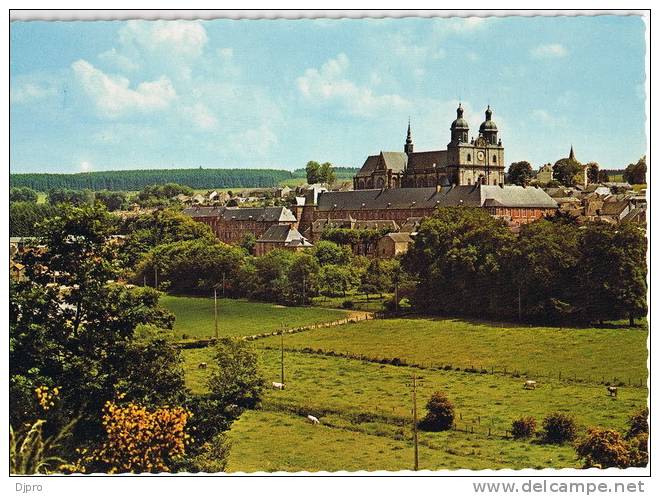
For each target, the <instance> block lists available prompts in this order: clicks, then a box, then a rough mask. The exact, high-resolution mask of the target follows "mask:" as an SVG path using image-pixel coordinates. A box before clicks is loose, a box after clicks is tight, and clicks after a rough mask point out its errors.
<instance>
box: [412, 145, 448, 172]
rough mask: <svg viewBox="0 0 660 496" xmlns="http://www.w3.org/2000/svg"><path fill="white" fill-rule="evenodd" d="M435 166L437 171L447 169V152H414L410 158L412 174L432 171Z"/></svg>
mask: <svg viewBox="0 0 660 496" xmlns="http://www.w3.org/2000/svg"><path fill="white" fill-rule="evenodd" d="M433 164H435V166H436V168H437V169H440V168H444V167H447V151H446V150H435V151H430V152H414V153H411V154H410V156H409V157H408V170H410V171H412V172H420V171H424V170H429V171H432V170H433Z"/></svg>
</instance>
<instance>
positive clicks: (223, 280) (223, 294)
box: [222, 272, 225, 298]
mask: <svg viewBox="0 0 660 496" xmlns="http://www.w3.org/2000/svg"><path fill="white" fill-rule="evenodd" d="M222 297H223V298H224V297H225V273H224V272H223V273H222Z"/></svg>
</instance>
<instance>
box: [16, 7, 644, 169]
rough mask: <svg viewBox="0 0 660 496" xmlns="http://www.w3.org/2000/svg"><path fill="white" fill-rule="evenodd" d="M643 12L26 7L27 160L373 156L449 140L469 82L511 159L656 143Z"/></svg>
mask: <svg viewBox="0 0 660 496" xmlns="http://www.w3.org/2000/svg"><path fill="white" fill-rule="evenodd" d="M644 29H645V26H644V22H643V21H642V19H641V18H639V17H634V16H628V17H623V16H621V17H618V16H596V17H533V18H529V17H527V18H524V17H508V18H488V19H480V18H467V19H460V18H449V19H423V18H407V19H385V20H380V19H359V20H354V19H346V20H329V19H328V20H309V19H307V20H214V21H155V22H154V21H127V22H126V21H111V22H52V23H49V22H13V23H12V24H11V33H10V37H11V48H10V50H11V51H10V57H11V59H10V84H11V92H10V116H11V125H10V130H11V141H10V143H11V164H10V168H11V171H12V172H80V171H88V170H111V169H129V168H151V167H158V168H164V167H200V166H202V167H208V168H210V167H276V168H286V169H294V168H299V167H303V166H304V165H305V163H306V162H307V161H308V160H318V161H330V162H332V163H334V164H335V165H342V166H355V167H359V166H361V165H362V163H363V162H364V159H365V158H366V156H367V155H369V154H374V153H378V152H379V151H380V150H388V151H389V150H396V151H399V150H401V151H402V150H403V143H404V140H405V131H406V126H407V121H408V117H410V119H411V121H412V129H413V139H414V142H415V149H416V150H420V151H421V150H434V149H444V148H445V147H446V144H447V143H448V141H449V125H450V123H451V121H452V120H453V119H454V118H455V109H456V106H457V104H458V101H459V99H460V100H461V101H462V102H463V106H464V108H465V109H466V110H465V117H466V118H467V119H468V121H469V122H470V134H471V135H472V134H476V132H477V129H478V126H479V123H480V122H481V121H482V120H483V112H484V109H485V108H486V105H488V104H490V105H491V107H492V108H493V110H494V115H493V119H494V120H495V121H496V123H497V124H498V127H499V129H500V136H501V138H502V142H503V144H504V147H505V158H506V163H507V164H508V163H511V162H513V161H517V160H528V161H530V162H531V163H532V165H533V166H534V167H538V166H540V165H542V164H543V163H546V162H554V161H555V160H557V159H559V158H561V157H564V156H566V155H567V154H568V150H569V148H570V146H571V144H573V146H574V148H575V152H576V156H577V158H578V159H579V160H581V161H583V162H586V161H596V162H598V163H599V164H601V167H606V168H620V167H624V166H625V165H627V164H628V163H630V162H634V161H636V160H637V159H638V158H639V157H640V156H641V155H643V154H644V153H645V150H646V137H645V111H644V81H645V71H644V56H645V42H644Z"/></svg>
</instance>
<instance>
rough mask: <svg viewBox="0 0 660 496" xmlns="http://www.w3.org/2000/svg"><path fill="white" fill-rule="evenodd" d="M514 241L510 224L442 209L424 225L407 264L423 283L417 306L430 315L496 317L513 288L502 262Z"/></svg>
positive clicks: (472, 211) (471, 211) (475, 211)
mask: <svg viewBox="0 0 660 496" xmlns="http://www.w3.org/2000/svg"><path fill="white" fill-rule="evenodd" d="M513 239H514V236H513V234H512V233H511V231H510V230H509V228H508V227H507V226H506V224H505V223H504V221H501V220H498V219H495V218H493V217H492V216H490V215H489V214H488V213H487V212H486V211H485V210H483V209H480V208H469V207H448V208H439V209H438V210H437V211H436V213H435V214H434V215H433V216H432V217H429V218H427V219H425V220H423V221H422V223H421V225H420V228H419V230H418V233H417V236H416V237H415V242H414V243H413V244H412V246H411V247H410V248H409V249H408V251H407V252H406V254H405V256H404V257H403V260H402V261H403V266H404V268H405V269H406V270H407V271H408V272H409V273H410V274H411V275H412V276H413V277H415V278H416V279H417V280H418V281H419V283H418V285H417V289H416V291H415V294H414V295H413V296H412V301H411V303H412V304H413V306H415V307H416V308H418V309H420V310H422V311H424V312H425V313H428V312H431V313H443V314H450V315H451V314H472V313H473V312H475V309H478V312H479V315H484V314H496V313H497V312H499V311H500V309H501V308H502V302H501V300H500V299H499V298H501V297H502V295H503V294H504V293H505V290H506V288H507V281H506V280H505V279H504V278H502V277H501V274H502V269H503V266H502V263H503V261H504V260H505V259H506V257H505V254H506V253H507V252H508V251H509V250H510V249H511V244H512V242H513ZM484 288H488V290H484ZM506 305H510V301H508V302H506Z"/></svg>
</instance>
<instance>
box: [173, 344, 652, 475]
mask: <svg viewBox="0 0 660 496" xmlns="http://www.w3.org/2000/svg"><path fill="white" fill-rule="evenodd" d="M314 332H317V331H314ZM210 352H211V350H209V349H198V350H186V351H185V353H184V354H185V358H186V362H187V364H188V367H187V368H188V370H189V374H188V378H187V379H188V385H189V386H191V387H192V388H193V389H194V390H195V391H196V392H203V391H205V387H204V381H205V378H206V376H207V375H208V374H210V373H211V371H212V369H210V370H209V369H207V370H199V369H197V368H196V364H197V363H198V362H199V361H208V360H209V359H210ZM259 357H260V365H261V368H262V370H263V371H264V375H265V377H266V379H267V381H268V383H270V382H271V381H279V380H280V368H279V367H280V361H279V352H277V351H274V350H263V349H261V350H260V352H259ZM285 374H286V376H285V381H286V384H287V388H286V389H285V390H284V391H278V390H274V389H268V390H266V394H265V397H264V400H263V405H262V408H263V410H261V411H258V412H250V413H248V414H247V415H246V416H244V417H242V418H241V420H240V421H239V422H237V423H236V424H235V426H234V427H233V428H232V430H231V437H232V439H233V445H234V449H232V455H231V458H230V469H231V470H237V471H254V470H340V469H346V470H358V469H366V470H378V469H380V470H403V469H406V468H409V465H410V460H411V458H410V457H411V454H410V446H409V445H410V439H411V428H410V427H411V416H410V409H411V388H410V384H411V378H412V374H416V375H417V377H418V381H419V387H418V397H419V398H420V409H421V410H422V411H423V404H424V403H425V401H426V399H428V397H429V396H430V395H431V393H432V392H433V391H436V390H442V391H445V392H446V393H447V394H448V395H449V396H450V398H451V399H452V400H453V401H454V403H455V405H456V414H457V417H458V418H457V421H456V423H457V426H458V428H459V429H462V430H466V431H468V432H461V431H457V432H445V433H428V432H423V433H420V443H421V444H422V446H423V451H426V452H427V453H426V454H425V460H426V463H425V464H422V468H433V469H440V468H472V469H479V468H489V467H490V468H496V467H511V468H525V467H536V466H555V467H561V466H576V460H575V456H574V453H573V451H572V449H571V447H570V446H559V447H557V446H547V445H542V444H539V443H534V442H518V441H513V440H511V439H504V436H505V434H506V431H507V430H508V429H509V427H510V425H511V421H512V420H514V419H515V418H517V417H520V416H523V415H532V416H534V417H536V418H537V419H538V420H539V423H540V420H541V419H542V418H543V417H544V416H545V415H547V414H549V413H551V412H554V411H565V412H570V413H571V414H573V415H574V416H575V417H576V418H577V420H578V422H579V424H580V427H581V430H582V431H584V429H586V427H587V426H591V425H600V426H607V427H613V428H617V429H624V427H625V422H626V419H627V417H628V416H629V414H630V413H631V412H632V411H634V410H636V409H637V408H639V407H641V406H643V405H644V404H645V401H646V394H647V392H646V389H644V388H635V387H630V388H621V390H620V393H619V396H618V398H611V397H609V396H608V395H607V393H606V391H605V388H604V387H603V386H600V385H596V384H594V385H584V384H573V383H570V382H567V381H557V380H548V381H539V385H538V388H537V389H536V390H525V389H523V388H522V382H523V379H518V378H514V377H510V376H502V375H498V374H494V375H491V374H472V373H465V372H456V371H428V370H418V369H415V368H411V367H395V366H392V365H381V364H374V363H369V362H362V361H359V360H350V359H346V358H336V357H325V356H316V355H307V354H303V353H295V352H288V353H285ZM307 414H313V415H315V416H317V417H318V418H319V419H320V420H321V423H322V425H321V426H312V425H311V424H309V423H307V422H306V421H305V415H307ZM489 429H490V434H491V435H490V436H489ZM310 435H311V436H313V438H312V439H308V438H309V436H310ZM298 438H300V439H301V441H300V442H298V441H296V439H298ZM303 440H304V441H303ZM362 445H364V446H362ZM447 452H449V453H450V454H452V455H453V456H450V457H448V456H446V455H447ZM328 453H336V455H337V456H341V457H343V458H339V459H337V456H331V457H328ZM404 453H407V454H405V455H404ZM368 454H370V455H369V456H367V455H368ZM356 455H358V456H357V457H356ZM468 455H469V456H468ZM329 458H332V460H330V459H329ZM367 458H372V460H371V461H366V460H367ZM549 460H552V461H551V462H549Z"/></svg>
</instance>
